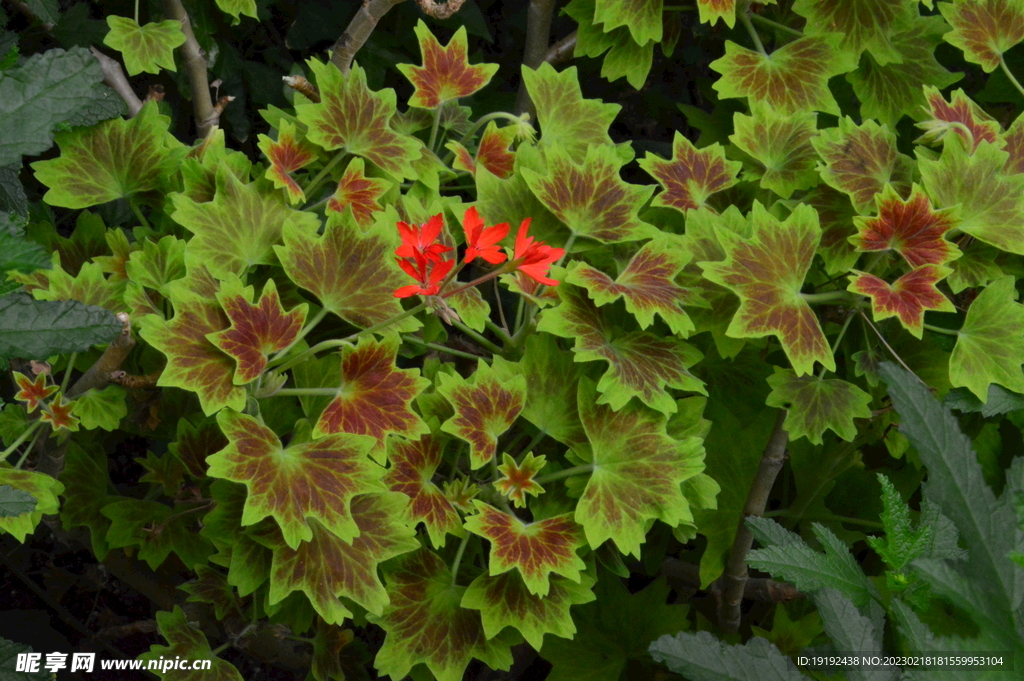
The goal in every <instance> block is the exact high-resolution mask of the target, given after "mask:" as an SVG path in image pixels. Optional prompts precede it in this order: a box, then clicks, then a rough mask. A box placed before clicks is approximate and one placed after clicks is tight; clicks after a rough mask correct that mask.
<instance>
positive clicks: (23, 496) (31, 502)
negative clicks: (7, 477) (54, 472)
mask: <svg viewBox="0 0 1024 681" xmlns="http://www.w3.org/2000/svg"><path fill="white" fill-rule="evenodd" d="M35 510H36V498H35V497H34V496H32V495H31V494H29V493H28V492H26V491H25V490H23V489H15V488H14V487H11V486H10V485H0V518H14V517H17V516H19V515H26V514H28V513H32V512H33V511H35Z"/></svg>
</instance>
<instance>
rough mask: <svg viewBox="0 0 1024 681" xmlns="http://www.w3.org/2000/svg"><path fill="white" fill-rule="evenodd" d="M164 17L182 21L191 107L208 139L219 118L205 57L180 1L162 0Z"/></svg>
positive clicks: (182, 49)
mask: <svg viewBox="0 0 1024 681" xmlns="http://www.w3.org/2000/svg"><path fill="white" fill-rule="evenodd" d="M163 5H164V16H166V17H167V18H168V19H174V20H175V21H180V22H181V31H182V33H184V34H185V43H184V44H183V45H181V46H180V47H179V48H178V50H180V53H181V58H182V61H183V62H184V63H185V73H186V74H187V75H188V84H189V89H190V90H191V92H192V108H193V111H194V115H195V123H196V133H197V134H198V136H199V137H202V138H206V136H207V135H209V134H210V131H211V130H213V129H214V128H215V127H216V126H217V117H216V116H215V115H214V112H213V100H212V99H211V97H210V81H209V79H208V77H207V75H206V74H207V64H206V59H205V58H204V57H203V51H202V49H201V48H200V47H199V41H197V40H196V34H195V33H194V32H193V31H192V22H191V21H190V20H189V18H188V12H186V11H185V7H184V5H182V4H181V0H163Z"/></svg>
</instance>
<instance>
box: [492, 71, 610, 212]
mask: <svg viewBox="0 0 1024 681" xmlns="http://www.w3.org/2000/svg"><path fill="white" fill-rule="evenodd" d="M523 81H524V82H525V83H526V89H527V91H528V92H529V93H530V99H532V100H533V103H534V106H536V108H537V120H538V122H539V123H540V129H541V142H542V143H543V144H544V146H545V147H548V148H550V147H562V148H563V149H564V150H565V151H567V152H568V153H569V156H571V157H572V158H573V160H575V161H577V162H582V161H583V160H584V159H585V158H586V156H587V152H588V150H589V149H590V148H591V147H592V146H602V145H611V144H613V142H612V139H611V137H609V135H608V126H610V125H611V124H612V121H613V120H615V117H616V116H617V115H618V114H619V111H621V110H622V106H620V105H619V104H606V103H604V102H603V101H601V100H600V99H584V98H583V91H582V90H581V89H580V82H579V78H578V76H577V74H576V67H575V66H570V67H569V68H567V69H565V70H564V71H561V72H559V71H555V68H554V67H553V66H551V64H549V63H547V62H545V63H543V64H541V65H540V66H539V67H538V68H537V70H533V69H531V68H529V67H527V66H524V67H523ZM481 212H484V213H485V216H486V217H489V218H490V219H493V216H490V215H489V214H486V212H485V211H483V210H482V209H481Z"/></svg>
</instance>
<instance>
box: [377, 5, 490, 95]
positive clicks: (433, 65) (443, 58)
mask: <svg viewBox="0 0 1024 681" xmlns="http://www.w3.org/2000/svg"><path fill="white" fill-rule="evenodd" d="M414 30H415V31H416V38H417V40H418V41H419V44H420V54H421V55H423V66H413V65H411V64H397V65H396V68H397V69H398V70H399V71H401V72H402V75H404V76H405V77H406V78H408V79H409V81H410V82H411V83H412V84H413V87H414V88H415V91H414V92H413V94H412V97H410V98H409V106H417V107H420V108H423V109H436V108H437V107H439V106H441V105H442V104H444V103H445V102H447V101H449V100H452V99H459V98H461V97H468V96H470V95H471V94H473V93H474V92H476V91H477V90H480V89H481V88H483V87H484V86H486V85H487V83H489V82H490V81H491V78H492V77H493V76H494V74H495V72H496V71H497V70H498V65H497V64H477V65H475V66H470V65H469V55H468V44H467V39H466V27H465V26H460V27H459V29H458V30H457V31H455V35H453V36H452V39H451V40H450V41H448V45H447V46H445V47H441V43H440V42H438V40H437V38H435V37H434V34H433V33H431V31H430V29H429V28H427V25H426V24H425V23H424V22H423V20H422V19H420V20H419V21H418V22H416V27H415V29H414Z"/></svg>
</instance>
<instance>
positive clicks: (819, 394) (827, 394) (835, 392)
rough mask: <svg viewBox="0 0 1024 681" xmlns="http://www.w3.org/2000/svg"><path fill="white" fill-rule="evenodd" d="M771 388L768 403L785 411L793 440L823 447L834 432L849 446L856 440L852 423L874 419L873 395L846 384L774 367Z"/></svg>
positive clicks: (769, 380)
mask: <svg viewBox="0 0 1024 681" xmlns="http://www.w3.org/2000/svg"><path fill="white" fill-rule="evenodd" d="M768 384H769V385H771V387H772V392H771V394H770V395H769V396H768V399H767V400H766V402H765V403H766V404H767V405H768V406H769V407H781V408H783V409H785V410H786V421H785V423H784V424H783V428H785V429H786V432H788V433H789V439H790V440H796V439H797V438H800V437H806V438H807V439H808V440H810V441H811V443H812V444H816V445H820V444H821V443H822V437H821V436H822V435H823V434H824V432H825V431H826V430H828V429H831V430H832V431H833V432H834V433H835V434H836V435H838V436H839V437H840V438H842V439H844V440H846V441H847V442H850V441H852V440H853V438H854V437H856V436H857V426H856V424H855V423H854V422H853V420H854V419H855V418H856V419H869V418H871V409H869V408H868V405H869V404H871V395H868V394H867V393H866V392H864V391H863V390H861V389H860V388H858V387H857V386H855V385H854V384H852V383H848V382H847V381H843V380H840V379H828V380H825V379H821V378H817V377H815V376H797V375H796V374H795V373H794V372H793V370H792V369H782V368H780V367H775V373H774V374H773V375H772V376H769V377H768Z"/></svg>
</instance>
